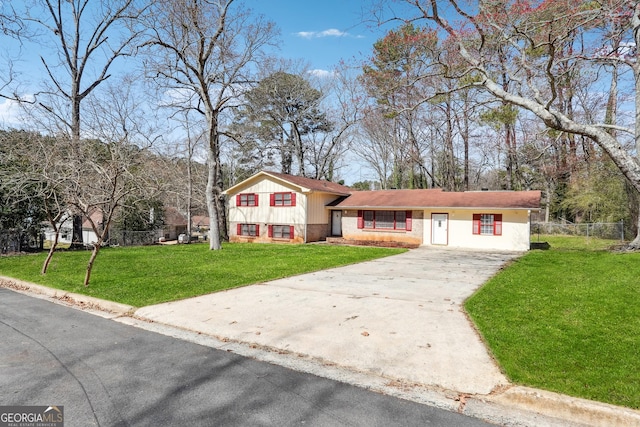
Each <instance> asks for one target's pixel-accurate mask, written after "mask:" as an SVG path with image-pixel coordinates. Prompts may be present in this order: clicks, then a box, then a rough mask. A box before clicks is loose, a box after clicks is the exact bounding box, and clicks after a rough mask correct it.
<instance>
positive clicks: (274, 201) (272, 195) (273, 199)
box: [269, 193, 276, 206]
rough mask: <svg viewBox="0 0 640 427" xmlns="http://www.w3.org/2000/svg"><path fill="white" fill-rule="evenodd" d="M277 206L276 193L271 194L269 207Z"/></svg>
mask: <svg viewBox="0 0 640 427" xmlns="http://www.w3.org/2000/svg"><path fill="white" fill-rule="evenodd" d="M275 205H276V195H275V193H271V194H269V206H275Z"/></svg>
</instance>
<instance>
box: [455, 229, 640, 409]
mask: <svg viewBox="0 0 640 427" xmlns="http://www.w3.org/2000/svg"><path fill="white" fill-rule="evenodd" d="M546 240H548V241H549V243H550V244H551V249H550V250H548V251H531V252H529V253H527V254H526V255H524V256H523V257H521V258H519V259H518V260H516V261H515V262H513V263H512V264H511V265H510V266H509V267H508V268H506V269H504V270H503V271H501V272H500V273H498V274H497V275H496V276H495V277H494V278H492V279H491V280H490V281H489V282H487V283H486V284H485V285H484V286H483V287H482V288H481V289H480V290H479V291H478V292H476V293H475V294H474V295H473V296H471V297H470V298H469V299H468V300H467V301H466V303H465V309H466V310H467V312H468V313H469V315H470V317H471V318H472V320H473V321H474V322H475V324H476V326H477V327H478V329H479V330H480V333H481V334H482V336H483V337H484V339H485V341H486V343H487V344H488V346H489V347H490V349H491V351H492V352H493V354H494V356H495V358H496V360H497V361H498V363H499V364H500V366H501V367H502V369H503V370H504V372H505V374H506V375H507V377H508V378H509V379H510V380H511V381H512V382H514V383H516V384H521V385H526V386H531V387H536V388H542V389H546V390H550V391H555V392H559V393H563V394H567V395H571V396H575V397H582V398H586V399H591V400H597V401H601V402H606V403H611V404H614V405H620V406H626V407H629V408H633V409H639V408H640V369H639V367H640V351H639V349H640V281H639V280H638V277H639V276H640V274H639V273H640V253H620V252H612V251H608V250H606V249H605V248H606V247H608V246H609V245H610V243H611V242H606V241H604V242H598V241H597V240H596V239H585V238H584V237H579V238H573V237H548V236H547V239H546Z"/></svg>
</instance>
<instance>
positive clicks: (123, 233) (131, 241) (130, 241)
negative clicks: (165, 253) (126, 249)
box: [107, 230, 158, 246]
mask: <svg viewBox="0 0 640 427" xmlns="http://www.w3.org/2000/svg"><path fill="white" fill-rule="evenodd" d="M157 242H158V231H157V230H152V231H130V230H110V231H109V240H108V242H107V243H108V244H109V245H110V246H144V245H153V244H155V243H157Z"/></svg>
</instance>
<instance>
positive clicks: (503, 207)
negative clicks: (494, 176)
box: [325, 205, 542, 211]
mask: <svg viewBox="0 0 640 427" xmlns="http://www.w3.org/2000/svg"><path fill="white" fill-rule="evenodd" d="M325 208H326V209H333V210H339V209H342V210H345V209H370V210H376V209H394V210H427V209H457V210H472V209H508V210H513V211H524V210H528V211H540V210H542V208H527V207H505V206H356V205H353V206H325Z"/></svg>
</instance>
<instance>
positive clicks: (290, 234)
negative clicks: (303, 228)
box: [289, 225, 293, 239]
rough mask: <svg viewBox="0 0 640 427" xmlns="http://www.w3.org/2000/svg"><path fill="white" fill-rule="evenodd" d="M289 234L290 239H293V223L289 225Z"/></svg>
mask: <svg viewBox="0 0 640 427" xmlns="http://www.w3.org/2000/svg"><path fill="white" fill-rule="evenodd" d="M289 236H291V237H289V238H290V239H293V225H290V226H289Z"/></svg>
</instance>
